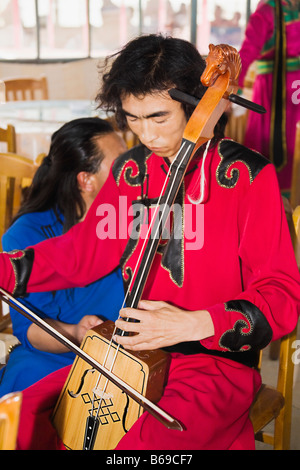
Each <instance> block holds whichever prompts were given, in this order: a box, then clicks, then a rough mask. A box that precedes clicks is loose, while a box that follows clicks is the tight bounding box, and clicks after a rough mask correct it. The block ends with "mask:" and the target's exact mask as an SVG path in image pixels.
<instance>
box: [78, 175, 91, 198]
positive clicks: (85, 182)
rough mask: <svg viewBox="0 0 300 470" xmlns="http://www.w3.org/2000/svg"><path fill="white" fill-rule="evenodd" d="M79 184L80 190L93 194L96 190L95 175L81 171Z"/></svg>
mask: <svg viewBox="0 0 300 470" xmlns="http://www.w3.org/2000/svg"><path fill="white" fill-rule="evenodd" d="M77 182H78V186H79V189H80V190H81V191H83V192H87V193H90V192H93V191H94V190H95V184H94V178H93V174H91V173H87V172H86V171H81V172H80V173H78V174H77Z"/></svg>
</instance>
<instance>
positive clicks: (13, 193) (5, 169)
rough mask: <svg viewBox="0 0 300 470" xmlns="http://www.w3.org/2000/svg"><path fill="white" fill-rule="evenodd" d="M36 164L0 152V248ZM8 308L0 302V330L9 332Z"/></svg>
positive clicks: (19, 156)
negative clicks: (5, 308)
mask: <svg viewBox="0 0 300 470" xmlns="http://www.w3.org/2000/svg"><path fill="white" fill-rule="evenodd" d="M36 168H37V166H36V165H34V163H33V162H32V160H29V159H28V158H26V157H23V156H21V155H17V154H14V153H9V152H7V153H0V249H1V250H2V242H1V240H2V236H3V234H4V232H5V231H6V230H7V229H8V227H9V225H10V223H11V221H12V219H13V217H14V216H15V215H16V213H17V212H18V210H19V208H20V205H21V202H22V194H23V191H24V188H26V187H28V186H29V185H30V184H31V181H32V178H33V176H34V173H35V171H36ZM10 325H11V319H10V315H9V311H8V310H4V309H3V306H2V304H1V303H0V331H1V332H7V333H11V327H10Z"/></svg>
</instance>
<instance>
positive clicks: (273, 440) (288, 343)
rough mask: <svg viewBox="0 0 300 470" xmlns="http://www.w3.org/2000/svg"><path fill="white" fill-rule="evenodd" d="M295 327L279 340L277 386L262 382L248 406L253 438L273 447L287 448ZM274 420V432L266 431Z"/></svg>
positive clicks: (289, 433)
mask: <svg viewBox="0 0 300 470" xmlns="http://www.w3.org/2000/svg"><path fill="white" fill-rule="evenodd" d="M295 340H296V329H295V330H294V331H293V332H292V333H290V334H289V335H287V336H284V337H283V338H282V339H281V344H280V356H279V369H278V377H277V386H276V388H274V387H272V386H270V385H267V384H262V386H261V388H260V390H259V392H258V393H257V395H256V397H255V400H254V402H253V404H252V407H251V409H250V419H251V421H252V424H253V429H254V433H255V439H256V440H257V441H260V442H264V443H266V444H270V445H272V446H273V448H274V450H289V448H290V438H291V421H292V397H293V376H294V364H293V361H292V354H293V353H294V351H295V349H294V347H293V343H294V341H295ZM272 421H274V432H273V433H271V432H266V430H265V429H264V428H265V427H266V426H267V424H269V423H270V422H272Z"/></svg>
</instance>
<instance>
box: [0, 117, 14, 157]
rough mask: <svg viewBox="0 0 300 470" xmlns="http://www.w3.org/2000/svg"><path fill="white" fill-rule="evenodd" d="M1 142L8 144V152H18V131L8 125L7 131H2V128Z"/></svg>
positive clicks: (0, 130) (0, 131)
mask: <svg viewBox="0 0 300 470" xmlns="http://www.w3.org/2000/svg"><path fill="white" fill-rule="evenodd" d="M0 142H6V144H7V148H6V150H7V152H14V153H15V152H16V151H17V145H16V131H15V128H14V126H12V125H11V124H8V126H7V128H6V129H2V128H1V127H0Z"/></svg>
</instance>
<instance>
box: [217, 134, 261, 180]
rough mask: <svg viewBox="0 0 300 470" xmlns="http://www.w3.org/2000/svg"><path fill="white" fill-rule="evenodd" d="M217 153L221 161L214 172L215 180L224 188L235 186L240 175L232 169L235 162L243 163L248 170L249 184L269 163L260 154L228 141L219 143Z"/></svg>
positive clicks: (235, 169) (236, 169)
mask: <svg viewBox="0 0 300 470" xmlns="http://www.w3.org/2000/svg"><path fill="white" fill-rule="evenodd" d="M218 152H219V155H220V157H221V161H220V164H219V166H218V168H217V171H216V178H217V182H218V184H219V185H220V186H222V187H224V188H234V187H235V186H236V184H237V182H238V179H239V175H240V171H239V170H238V168H235V167H234V165H235V164H236V163H237V162H240V163H243V164H244V166H245V167H246V169H247V170H248V173H249V180H250V184H251V183H252V182H253V181H254V179H255V178H256V176H257V175H258V174H259V172H260V171H261V170H262V169H263V168H264V167H265V166H266V165H268V164H270V161H269V160H267V159H266V158H265V157H263V156H262V155H261V154H260V153H258V152H254V151H253V150H250V149H248V148H247V147H244V146H243V145H241V144H238V143H237V142H234V141H232V140H228V139H224V140H221V141H220V142H219V146H218Z"/></svg>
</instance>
